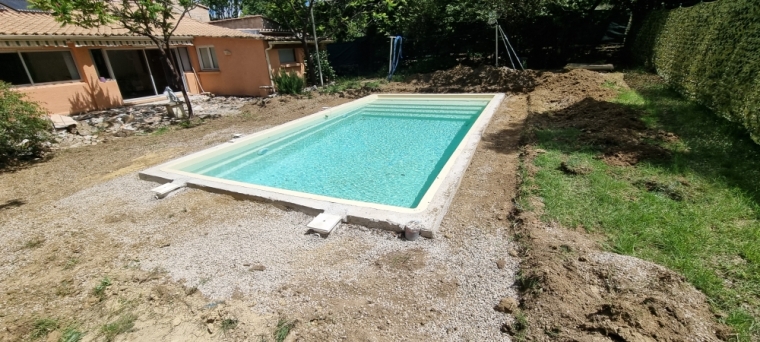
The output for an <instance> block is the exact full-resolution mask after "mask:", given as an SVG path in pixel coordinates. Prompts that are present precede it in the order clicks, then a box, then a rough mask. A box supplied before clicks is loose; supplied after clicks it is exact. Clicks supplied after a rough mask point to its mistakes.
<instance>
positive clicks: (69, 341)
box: [58, 326, 84, 342]
mask: <svg viewBox="0 0 760 342" xmlns="http://www.w3.org/2000/svg"><path fill="white" fill-rule="evenodd" d="M82 337H84V333H83V332H81V331H79V329H77V327H75V326H70V327H67V328H66V329H64V330H63V333H62V334H61V338H59V339H58V342H79V341H81V340H82Z"/></svg>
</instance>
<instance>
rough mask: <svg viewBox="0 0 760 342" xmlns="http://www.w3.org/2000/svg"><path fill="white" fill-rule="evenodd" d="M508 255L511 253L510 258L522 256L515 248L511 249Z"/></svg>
mask: <svg viewBox="0 0 760 342" xmlns="http://www.w3.org/2000/svg"><path fill="white" fill-rule="evenodd" d="M507 253H509V256H511V257H513V258H517V256H518V255H520V253H517V250H516V249H514V248H510V249H509V251H508V252H507Z"/></svg>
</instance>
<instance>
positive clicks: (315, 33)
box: [309, 0, 325, 87]
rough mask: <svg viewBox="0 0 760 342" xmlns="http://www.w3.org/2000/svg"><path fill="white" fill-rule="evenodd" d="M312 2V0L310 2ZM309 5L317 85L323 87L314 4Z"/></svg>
mask: <svg viewBox="0 0 760 342" xmlns="http://www.w3.org/2000/svg"><path fill="white" fill-rule="evenodd" d="M311 1H314V0H311ZM309 5H311V29H312V30H313V31H314V49H315V50H317V68H319V85H320V86H323V87H324V85H325V80H324V79H323V78H322V61H321V60H320V58H319V37H317V25H316V24H315V23H314V4H309Z"/></svg>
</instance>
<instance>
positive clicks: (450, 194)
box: [139, 93, 505, 238]
mask: <svg viewBox="0 0 760 342" xmlns="http://www.w3.org/2000/svg"><path fill="white" fill-rule="evenodd" d="M444 98H445V99H472V100H476V99H483V100H488V99H490V101H489V103H488V105H487V106H486V107H485V109H483V112H482V113H481V114H480V116H479V117H478V119H477V120H476V121H475V122H474V123H473V125H472V127H470V130H469V131H468V132H467V134H466V135H465V137H464V138H463V139H462V141H461V142H460V143H459V146H457V148H456V149H455V150H454V153H452V155H451V156H450V157H449V160H448V161H447V162H446V164H445V165H444V167H443V168H442V169H441V171H440V172H439V174H438V176H437V177H436V178H435V180H434V181H433V183H432V184H431V185H430V187H429V188H428V190H427V192H426V193H425V195H424V196H423V197H422V199H421V200H420V202H419V204H418V205H417V207H415V208H404V207H396V206H390V205H383V204H377V203H368V202H362V201H355V200H347V199H342V198H335V197H329V196H322V195H314V194H309V193H304V192H298V191H292V190H286V189H279V188H273V187H267V186H262V185H256V184H250V183H243V182H236V181H231V180H226V179H221V178H216V177H209V176H204V175H200V174H195V173H189V172H185V171H181V170H179V168H181V167H184V166H186V165H189V164H192V163H195V162H197V161H198V160H200V159H201V158H202V157H210V156H212V155H217V154H221V153H225V152H227V151H229V150H231V149H234V148H239V147H240V145H241V144H252V143H265V142H267V141H269V140H271V139H276V138H277V137H279V136H281V135H282V134H284V133H287V132H289V131H292V130H297V129H300V128H303V127H306V126H311V125H312V124H314V123H315V122H317V121H325V120H330V115H332V114H336V113H343V112H345V111H346V110H350V109H351V108H355V107H359V106H361V105H363V104H365V103H367V102H371V101H374V100H377V99H408V100H427V99H430V100H436V99H444ZM504 98H505V95H504V94H503V93H496V94H419V95H417V94H376V95H369V96H366V97H363V98H361V99H358V100H355V101H352V102H349V103H345V104H343V105H340V106H337V107H332V108H328V109H325V110H322V111H320V112H317V113H315V114H312V115H309V116H306V117H303V118H300V119H297V120H293V121H290V122H288V123H285V124H282V125H279V126H276V127H272V128H270V129H267V130H264V131H261V132H257V133H254V134H251V135H249V136H245V137H242V138H239V139H234V140H231V141H229V142H227V143H224V144H221V145H218V146H215V147H212V148H209V149H206V150H202V151H199V152H196V153H193V154H190V155H187V156H184V157H182V158H178V159H175V160H172V161H170V162H167V163H164V164H161V165H158V166H155V167H152V168H149V169H147V170H144V171H142V172H140V173H139V177H140V179H143V180H149V181H154V182H158V183H167V182H173V181H181V182H184V183H186V184H187V186H188V187H191V188H198V189H204V190H207V191H211V192H218V193H224V194H229V195H232V196H235V197H238V198H248V199H255V200H259V201H265V202H272V203H275V204H277V205H280V206H282V207H285V208H289V209H294V210H299V211H302V212H305V213H307V214H309V215H315V216H316V215H318V214H320V213H323V212H324V213H330V214H334V215H340V216H341V217H343V219H344V221H346V222H349V223H356V224H360V225H364V226H368V227H374V228H381V229H388V230H393V231H401V230H403V229H404V227H405V226H406V225H407V224H408V223H410V222H415V221H416V222H418V223H419V225H420V226H422V227H423V228H422V229H421V232H420V234H421V235H422V236H425V237H429V238H433V237H434V236H435V233H436V231H437V230H438V227H439V226H440V223H441V220H443V217H444V215H445V214H446V211H447V210H448V207H449V205H450V204H451V201H452V200H453V198H454V194H455V193H456V190H457V189H458V188H459V184H460V182H461V179H462V176H463V175H464V172H465V171H466V170H467V167H468V166H469V164H470V161H471V160H472V156H473V154H474V153H475V150H476V149H477V146H478V143H479V142H480V139H481V137H482V134H483V132H484V131H485V128H486V127H487V126H488V123H489V122H490V120H491V117H492V116H493V114H494V113H495V112H496V109H497V108H498V107H499V105H500V104H501V102H502V101H503V99H504Z"/></svg>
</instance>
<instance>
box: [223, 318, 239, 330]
mask: <svg viewBox="0 0 760 342" xmlns="http://www.w3.org/2000/svg"><path fill="white" fill-rule="evenodd" d="M237 325H238V320H236V319H232V318H225V319H223V320H222V326H221V329H222V332H223V333H225V334H226V333H227V332H228V331H230V330H232V329H235V328H236V327H237Z"/></svg>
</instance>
